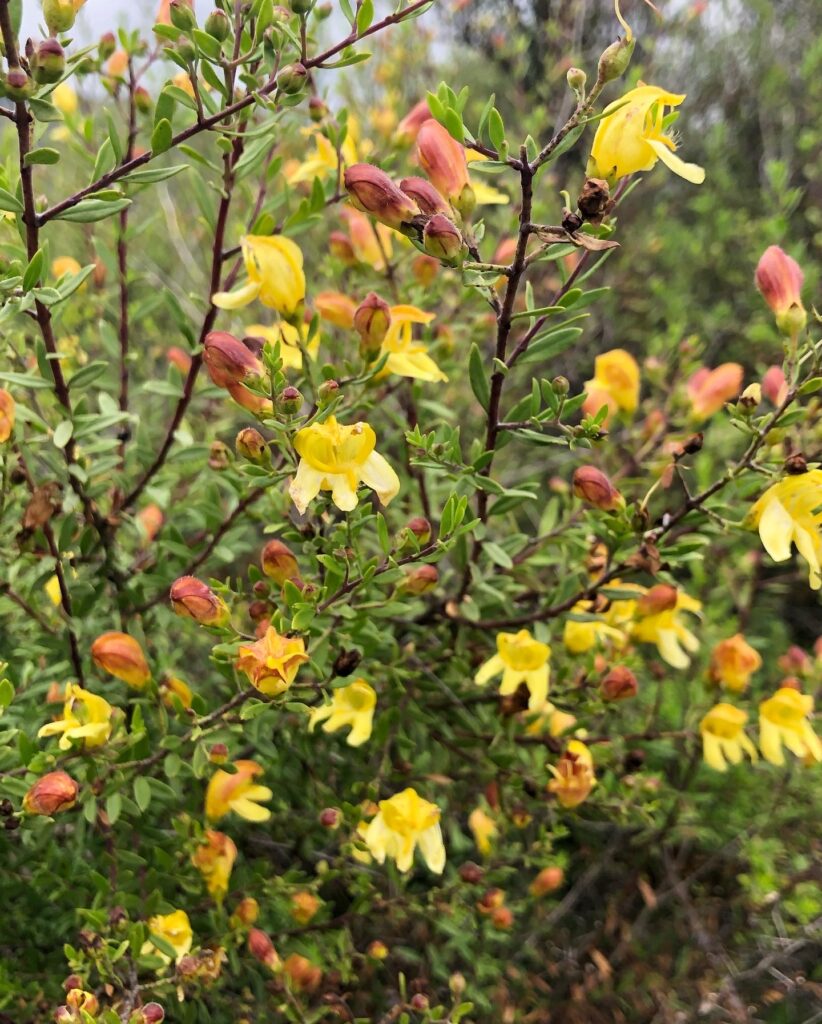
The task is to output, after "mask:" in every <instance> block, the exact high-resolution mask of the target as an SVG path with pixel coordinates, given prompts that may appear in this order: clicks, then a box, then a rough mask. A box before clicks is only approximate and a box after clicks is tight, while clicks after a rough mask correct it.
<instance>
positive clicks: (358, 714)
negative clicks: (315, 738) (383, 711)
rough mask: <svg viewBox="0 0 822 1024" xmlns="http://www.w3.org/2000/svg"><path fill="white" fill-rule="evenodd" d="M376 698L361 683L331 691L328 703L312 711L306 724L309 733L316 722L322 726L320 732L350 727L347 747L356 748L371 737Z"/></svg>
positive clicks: (374, 694)
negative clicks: (321, 723) (322, 723)
mask: <svg viewBox="0 0 822 1024" xmlns="http://www.w3.org/2000/svg"><path fill="white" fill-rule="evenodd" d="M376 704H377V694H376V692H375V691H374V689H373V688H372V687H371V686H369V685H368V683H367V682H366V681H365V680H364V679H355V680H354V682H353V683H351V685H350V686H342V687H340V689H338V690H334V692H333V694H332V697H331V703H330V704H322V705H321V706H320V707H318V708H314V710H313V711H312V712H311V717H310V718H309V720H308V729H309V731H310V732H313V731H314V727H315V726H316V725H317V723H318V722H325V724H324V725H323V732H336V731H337V730H338V729H344V728H345V727H346V726H351V732H350V733H349V734H348V745H349V747H359V746H362V744H363V743H365V741H366V740H367V739H368V738H369V736H370V735H371V728H372V725H373V722H374V708H375V707H376Z"/></svg>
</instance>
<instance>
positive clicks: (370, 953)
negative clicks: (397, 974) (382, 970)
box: [365, 939, 389, 960]
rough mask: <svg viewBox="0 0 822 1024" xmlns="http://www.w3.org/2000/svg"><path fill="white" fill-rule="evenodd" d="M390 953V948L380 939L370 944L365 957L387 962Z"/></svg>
mask: <svg viewBox="0 0 822 1024" xmlns="http://www.w3.org/2000/svg"><path fill="white" fill-rule="evenodd" d="M388 953H389V950H388V946H386V944H385V943H384V942H380V940H379V939H374V941H373V942H371V943H369V945H368V949H366V951H365V955H366V956H367V957H370V958H371V959H372V960H385V959H386V957H387V956H388Z"/></svg>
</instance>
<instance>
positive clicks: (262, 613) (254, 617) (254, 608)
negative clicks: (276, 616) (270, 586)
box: [248, 601, 269, 622]
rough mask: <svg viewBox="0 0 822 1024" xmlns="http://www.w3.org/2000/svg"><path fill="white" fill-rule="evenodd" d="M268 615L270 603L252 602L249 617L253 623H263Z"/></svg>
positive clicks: (249, 607)
mask: <svg viewBox="0 0 822 1024" xmlns="http://www.w3.org/2000/svg"><path fill="white" fill-rule="evenodd" d="M268 615H269V607H268V601H252V602H251V604H250V605H249V606H248V617H249V618H250V619H251V621H252V622H262V620H263V619H265V618H268Z"/></svg>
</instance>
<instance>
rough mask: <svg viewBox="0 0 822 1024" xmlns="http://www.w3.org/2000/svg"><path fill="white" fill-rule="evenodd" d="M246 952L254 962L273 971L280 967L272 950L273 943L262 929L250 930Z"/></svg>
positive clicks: (277, 957)
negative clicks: (256, 961)
mask: <svg viewBox="0 0 822 1024" xmlns="http://www.w3.org/2000/svg"><path fill="white" fill-rule="evenodd" d="M248 951H249V953H251V955H252V956H253V957H254V959H255V960H259V962H260V963H261V964H265V966H266V967H268V968H270V969H271V970H274V968H276V967H279V966H280V958H279V956H278V955H277V951H276V949H274V943H273V942H272V941H271V937H270V936H269V934H268V933H267V932H264V931H263V930H262V928H252V929H251V931H250V932H249V933H248Z"/></svg>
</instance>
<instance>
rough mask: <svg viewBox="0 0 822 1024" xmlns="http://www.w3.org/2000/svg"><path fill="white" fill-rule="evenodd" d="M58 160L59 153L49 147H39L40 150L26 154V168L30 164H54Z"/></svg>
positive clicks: (33, 150)
mask: <svg viewBox="0 0 822 1024" xmlns="http://www.w3.org/2000/svg"><path fill="white" fill-rule="evenodd" d="M59 160H60V151H59V150H57V149H52V148H51V146H41V148H40V149H32V150H30V151H29V152H28V153H26V160H25V163H26V166H27V167H31V166H32V164H56V163H58V162H59Z"/></svg>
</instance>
